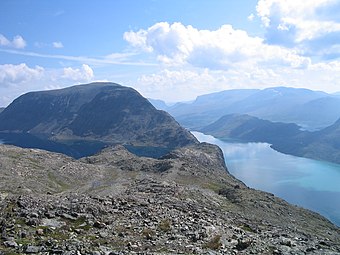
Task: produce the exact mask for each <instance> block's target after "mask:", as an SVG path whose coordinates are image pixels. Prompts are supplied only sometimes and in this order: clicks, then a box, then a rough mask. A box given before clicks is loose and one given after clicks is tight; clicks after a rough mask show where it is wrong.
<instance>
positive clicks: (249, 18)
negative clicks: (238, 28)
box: [247, 13, 255, 21]
mask: <svg viewBox="0 0 340 255" xmlns="http://www.w3.org/2000/svg"><path fill="white" fill-rule="evenodd" d="M254 18H255V15H254V14H253V13H251V14H250V15H249V16H248V17H247V19H248V20H249V21H253V20H254Z"/></svg>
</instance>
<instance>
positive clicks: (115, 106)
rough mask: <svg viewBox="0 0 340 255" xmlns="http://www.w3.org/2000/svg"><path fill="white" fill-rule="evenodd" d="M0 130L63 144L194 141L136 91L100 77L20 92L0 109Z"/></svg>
mask: <svg viewBox="0 0 340 255" xmlns="http://www.w3.org/2000/svg"><path fill="white" fill-rule="evenodd" d="M0 132H2V133H11V134H13V133H20V134H22V133H24V134H30V135H34V136H36V137H39V138H40V139H43V140H48V141H53V142H57V143H61V144H67V145H70V144H71V145H72V144H75V142H79V141H82V142H84V141H85V142H91V141H93V142H102V143H103V144H126V145H129V146H134V147H155V148H170V149H171V148H176V147H180V146H185V145H188V144H194V143H197V140H196V139H195V138H194V137H193V136H192V135H191V134H190V133H189V132H188V131H186V130H185V129H184V128H182V127H181V126H180V125H179V124H178V123H177V122H176V121H175V120H174V119H173V118H172V117H171V116H170V115H169V114H168V113H166V112H164V111H159V110H156V109H155V108H154V107H153V106H152V105H151V104H150V103H149V101H148V100H147V99H145V98H144V97H142V96H141V95H140V94H139V93H138V92H137V91H135V90H134V89H132V88H128V87H123V86H121V85H118V84H114V83H106V82H105V83H91V84H86V85H80V86H74V87H69V88H65V89H59V90H51V91H41V92H30V93H27V94H25V95H22V96H20V97H19V98H17V99H15V100H14V101H13V102H12V103H11V104H10V105H9V106H8V107H7V108H6V109H5V110H4V111H3V112H1V113H0Z"/></svg>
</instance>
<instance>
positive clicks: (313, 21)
mask: <svg viewBox="0 0 340 255" xmlns="http://www.w3.org/2000/svg"><path fill="white" fill-rule="evenodd" d="M339 7H340V6H339V1H338V0H308V1H297V0H285V1H282V0H259V2H258V4H257V6H256V10H257V14H258V16H259V17H260V18H261V20H262V22H263V24H264V26H265V27H266V28H267V29H268V31H269V33H270V32H274V31H276V32H280V31H281V32H282V31H285V34H286V36H288V35H290V36H291V37H292V40H293V41H294V42H295V43H299V42H302V41H305V40H307V41H308V40H313V39H316V38H320V37H322V36H324V35H327V34H329V33H334V32H340V23H338V22H337V21H336V20H332V17H331V16H327V17H325V16H321V14H320V13H322V12H326V11H327V10H331V9H332V8H338V9H339V10H340V8H339ZM320 10H322V11H320ZM276 35H277V34H276ZM268 39H269V40H270V39H271V38H268Z"/></svg>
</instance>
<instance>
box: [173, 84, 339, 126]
mask: <svg viewBox="0 0 340 255" xmlns="http://www.w3.org/2000/svg"><path fill="white" fill-rule="evenodd" d="M320 105H322V107H320ZM339 109H340V98H339V97H336V96H334V95H331V94H327V93H324V92H320V91H312V90H308V89H297V88H287V87H275V88H267V89H263V90H248V89H244V90H227V91H222V92H218V93H213V94H208V95H204V96H201V97H198V98H197V99H196V100H195V101H194V102H193V103H191V104H185V105H183V104H182V105H177V106H176V107H170V108H169V109H168V111H169V113H170V114H172V115H173V116H174V117H175V118H176V120H177V121H179V122H180V123H181V124H182V125H184V126H185V127H188V128H190V129H196V130H197V129H200V128H202V127H205V126H207V125H209V124H211V123H213V122H215V121H216V120H218V119H219V118H220V117H222V116H224V115H227V114H249V115H251V116H255V117H258V118H261V119H266V120H270V121H275V122H285V123H296V124H298V125H300V126H302V127H304V128H306V129H309V130H315V129H320V128H323V127H326V126H329V125H331V124H333V123H334V122H335V121H336V120H337V119H338V116H339V113H340V110H339Z"/></svg>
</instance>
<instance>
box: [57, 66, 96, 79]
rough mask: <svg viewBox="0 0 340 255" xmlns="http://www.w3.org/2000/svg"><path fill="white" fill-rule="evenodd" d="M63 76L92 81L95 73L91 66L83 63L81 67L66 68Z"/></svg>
mask: <svg viewBox="0 0 340 255" xmlns="http://www.w3.org/2000/svg"><path fill="white" fill-rule="evenodd" d="M62 78H64V79H69V80H73V81H78V82H81V81H91V80H92V79H93V78H94V74H93V70H92V68H91V67H89V66H88V65H86V64H83V65H82V66H81V68H72V67H66V68H64V70H63V75H62Z"/></svg>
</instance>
